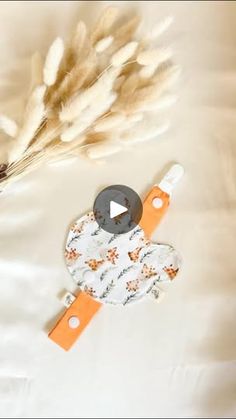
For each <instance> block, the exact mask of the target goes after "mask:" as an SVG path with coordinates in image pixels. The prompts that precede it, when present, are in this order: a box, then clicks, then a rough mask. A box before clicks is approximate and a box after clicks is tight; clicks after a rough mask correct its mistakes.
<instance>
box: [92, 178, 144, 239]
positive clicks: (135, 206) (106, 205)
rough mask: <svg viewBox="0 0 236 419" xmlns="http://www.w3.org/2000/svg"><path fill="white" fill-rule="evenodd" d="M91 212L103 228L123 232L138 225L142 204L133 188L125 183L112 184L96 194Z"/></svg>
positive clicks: (118, 232)
mask: <svg viewBox="0 0 236 419" xmlns="http://www.w3.org/2000/svg"><path fill="white" fill-rule="evenodd" d="M93 212H94V216H95V218H96V221H97V223H98V225H99V226H100V227H101V228H102V229H103V230H105V231H107V232H108V233H111V234H123V233H128V232H129V231H131V230H133V228H135V227H136V226H137V225H138V223H139V221H140V219H141V217H142V213H143V206H142V201H141V199H140V198H139V196H138V194H137V193H136V192H135V191H134V190H133V189H131V188H129V187H128V186H125V185H112V186H109V187H108V188H105V189H103V190H102V191H101V192H100V193H99V194H98V196H97V198H96V199H95V202H94V206H93Z"/></svg>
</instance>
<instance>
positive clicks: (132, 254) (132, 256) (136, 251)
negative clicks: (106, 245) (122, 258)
mask: <svg viewBox="0 0 236 419" xmlns="http://www.w3.org/2000/svg"><path fill="white" fill-rule="evenodd" d="M141 250H142V247H136V249H134V250H133V251H132V252H128V256H129V258H130V260H131V261H132V262H137V261H138V259H139V253H140V252H141Z"/></svg>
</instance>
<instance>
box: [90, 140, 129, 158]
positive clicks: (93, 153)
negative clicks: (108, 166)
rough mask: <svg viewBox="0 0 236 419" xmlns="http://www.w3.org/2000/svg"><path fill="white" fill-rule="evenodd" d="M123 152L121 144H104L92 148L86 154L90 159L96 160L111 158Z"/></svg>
mask: <svg viewBox="0 0 236 419" xmlns="http://www.w3.org/2000/svg"><path fill="white" fill-rule="evenodd" d="M121 150H122V146H121V144H117V143H116V144H115V143H109V142H104V143H102V144H98V145H93V146H91V147H90V148H89V149H88V150H87V152H86V154H87V156H88V157H89V158H90V159H92V160H95V159H100V158H102V157H108V156H111V155H112V154H115V153H118V152H119V151H121Z"/></svg>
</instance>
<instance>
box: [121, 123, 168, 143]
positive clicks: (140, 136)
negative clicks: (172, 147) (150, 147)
mask: <svg viewBox="0 0 236 419" xmlns="http://www.w3.org/2000/svg"><path fill="white" fill-rule="evenodd" d="M169 126H170V124H169V122H165V123H163V124H158V123H157V122H153V121H152V120H149V119H146V120H144V121H141V122H140V123H139V124H137V125H136V127H135V129H133V130H130V131H127V132H126V133H124V135H123V136H122V143H123V144H126V145H130V144H136V143H141V142H144V141H148V140H151V139H153V138H154V137H157V136H159V135H161V134H164V133H165V132H166V131H167V130H168V129H169Z"/></svg>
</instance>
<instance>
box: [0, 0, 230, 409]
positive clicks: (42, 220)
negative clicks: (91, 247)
mask: <svg viewBox="0 0 236 419" xmlns="http://www.w3.org/2000/svg"><path fill="white" fill-rule="evenodd" d="M103 3H106V2H69V1H68V2H34V1H31V2H9V3H8V2H1V4H0V51H1V54H0V110H1V111H4V112H8V113H9V114H10V115H12V116H17V117H18V116H19V115H20V110H21V107H22V104H23V99H22V98H23V93H24V92H25V91H26V89H27V82H28V78H29V55H30V54H31V53H33V52H34V50H35V49H39V50H40V51H42V52H44V51H45V50H46V47H47V45H48V44H49V43H50V42H51V41H52V40H53V39H54V37H55V36H56V35H58V34H60V35H66V34H67V33H68V31H69V30H70V28H71V26H72V24H74V23H75V22H76V20H77V18H78V17H79V16H82V18H85V19H86V20H87V21H88V20H94V19H95V16H96V15H97V14H98V12H99V9H100V8H101V7H102V6H103ZM117 3H118V4H119V3H122V2H117ZM131 3H132V5H131V4H127V3H126V2H124V3H122V6H123V7H133V8H138V9H140V10H141V12H142V14H143V17H144V18H145V21H146V24H147V25H148V26H149V25H150V24H152V23H154V22H156V21H157V20H159V19H161V18H162V17H164V16H166V15H168V14H173V15H174V17H175V23H174V25H173V27H172V29H171V30H170V32H169V34H168V36H166V37H165V38H163V42H164V43H165V44H170V45H171V46H172V47H173V49H174V51H175V59H176V61H177V62H178V63H180V64H181V65H182V66H183V76H182V80H181V82H180V85H179V87H178V90H179V95H180V99H179V102H178V104H177V106H175V107H174V108H173V111H172V112H171V118H172V127H171V129H170V131H169V132H168V133H167V134H166V135H165V136H164V137H163V138H162V139H160V140H156V141H153V142H151V143H150V144H148V145H147V146H145V148H141V147H139V148H138V147H137V148H136V149H135V150H134V151H132V152H127V153H126V154H120V155H118V156H116V157H114V158H112V159H110V160H109V161H108V162H107V164H106V165H105V166H94V165H92V164H91V163H89V162H85V161H82V160H81V161H79V160H78V161H76V162H74V163H73V164H70V165H69V164H65V165H63V166H51V167H47V168H42V169H41V170H39V171H37V173H36V172H35V173H34V175H32V176H28V177H26V178H24V179H23V180H22V181H21V182H19V183H17V184H15V185H14V186H12V187H11V188H9V189H8V190H7V191H5V192H4V193H2V194H1V195H0V332H1V338H0V341H1V343H0V414H1V416H2V417H3V416H4V415H7V416H14V417H22V416H24V417H30V416H33V417H46V416H49V417H68V416H72V417H89V416H93V417H118V416H121V417H125V416H128V417H135V416H137V417H146V416H150V417H167V416H172V417H181V416H182V417H188V416H190V417H199V416H201V417H203V416H204V417H212V416H214V415H217V416H220V417H234V416H235V415H236V397H235V395H236V362H235V361H236V327H235V314H236V304H235V290H236V279H235V278H236V258H235V234H236V217H235V209H236V180H235V179H236V164H235V163H236V140H235V135H236V134H235V133H236V118H235V116H236V25H235V22H236V2H220V1H219V2H208V1H205V2H197V1H196V2H191V1H188V2H180V1H177V2H131ZM171 161H179V162H180V163H182V164H183V165H184V166H185V169H186V175H185V178H184V180H183V181H182V183H181V185H180V186H179V188H178V190H177V191H176V193H175V195H174V198H173V202H172V207H171V209H170V211H169V213H168V215H167V217H166V218H165V220H164V222H163V223H162V225H161V227H160V228H159V230H158V232H157V233H156V234H155V239H158V240H159V241H163V242H167V243H170V244H173V245H174V246H175V247H176V248H177V249H179V251H180V252H181V253H182V255H183V258H184V265H183V268H182V271H181V274H180V276H179V280H178V281H176V283H175V286H173V287H172V288H171V289H170V292H169V293H168V295H167V296H166V298H165V300H164V301H163V303H162V304H159V305H158V304H155V302H153V303H152V302H151V301H146V302H143V303H142V304H137V305H133V306H130V307H127V308H126V309H123V308H119V307H118V308H116V307H109V306H106V307H104V308H103V309H102V310H101V312H100V313H99V314H98V315H97V317H96V318H95V319H94V320H93V322H92V323H91V325H90V327H88V328H87V330H86V331H85V333H84V334H83V336H82V337H81V339H80V340H79V341H78V343H77V344H76V345H75V347H74V348H73V350H71V351H70V352H69V353H64V352H63V351H62V350H61V349H60V348H58V347H57V346H56V345H53V344H52V343H51V342H50V341H49V340H48V339H47V335H46V333H45V330H47V325H48V323H49V324H50V321H51V320H52V319H53V318H54V316H55V315H57V314H58V313H59V311H60V309H61V305H60V303H59V301H58V299H57V296H58V293H60V291H61V290H62V289H64V288H66V289H69V290H72V289H73V283H72V281H71V278H70V276H69V274H68V272H67V269H66V267H65V264H64V261H63V253H62V251H63V245H64V240H65V234H66V230H67V226H68V224H69V222H70V221H71V220H72V219H74V218H76V217H77V216H79V215H80V214H82V213H83V212H84V211H85V210H87V209H89V208H90V207H91V205H92V202H93V199H94V197H95V196H96V193H97V192H98V191H99V190H100V189H101V188H102V187H104V186H106V185H108V184H115V183H124V184H127V185H129V186H131V187H133V188H134V189H135V190H136V191H137V192H139V193H140V194H144V193H145V191H147V190H148V188H149V187H150V186H151V185H152V183H153V182H154V180H155V179H157V178H158V176H159V174H160V173H161V172H162V169H163V167H165V166H166V164H168V163H169V162H171Z"/></svg>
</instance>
